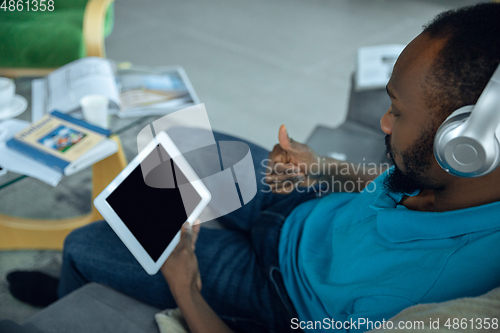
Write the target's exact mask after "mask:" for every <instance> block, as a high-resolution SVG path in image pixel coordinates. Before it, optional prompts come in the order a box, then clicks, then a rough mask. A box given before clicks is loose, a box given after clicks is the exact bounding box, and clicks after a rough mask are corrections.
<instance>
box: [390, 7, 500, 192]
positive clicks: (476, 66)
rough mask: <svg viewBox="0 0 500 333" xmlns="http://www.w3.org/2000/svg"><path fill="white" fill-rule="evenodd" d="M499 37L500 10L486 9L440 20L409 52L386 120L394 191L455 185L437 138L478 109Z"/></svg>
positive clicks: (498, 53) (395, 77) (498, 55)
mask: <svg viewBox="0 0 500 333" xmlns="http://www.w3.org/2000/svg"><path fill="white" fill-rule="evenodd" d="M499 36H500V4H499V3H496V4H495V3H483V4H479V5H476V6H471V7H465V8H461V9H458V10H453V11H448V12H444V13H442V14H439V15H438V16H437V17H436V18H435V19H434V20H433V21H432V22H431V23H429V24H428V25H427V26H425V27H424V31H423V32H422V33H421V34H420V35H419V36H417V38H415V39H414V40H413V41H412V42H411V43H410V44H408V46H407V47H406V48H405V50H404V51H403V53H402V54H401V56H400V57H399V58H398V61H397V62H396V65H395V66H394V71H393V74H392V77H391V80H390V81H389V83H388V85H387V91H388V94H389V96H390V97H391V101H392V104H391V107H390V108H389V110H388V111H387V113H386V114H385V115H384V116H383V117H382V119H381V127H382V130H383V131H384V132H385V133H386V134H387V138H386V145H387V148H388V153H389V156H390V158H391V159H392V160H393V162H394V164H395V169H394V171H393V172H392V173H391V175H390V176H389V177H388V179H387V182H386V187H387V188H388V189H389V190H391V191H394V192H413V191H415V190H417V189H433V190H441V189H444V188H445V187H446V186H447V183H448V182H449V181H451V180H453V179H452V178H450V177H453V176H450V175H448V174H446V173H445V172H444V171H443V170H442V169H441V168H440V167H439V165H438V164H437V162H436V161H435V159H434V156H433V142H434V136H435V134H436V131H437V129H438V127H439V125H440V124H441V123H442V122H443V120H444V119H446V117H447V116H449V115H450V114H451V113H452V112H453V111H454V110H456V109H458V108H460V107H462V106H465V105H470V104H474V103H476V101H477V99H478V97H479V96H480V95H481V92H482V90H483V89H484V87H485V86H486V84H487V83H488V80H489V78H490V77H491V75H492V74H493V72H494V71H495V69H496V67H497V66H498V64H499V62H500V37H499Z"/></svg>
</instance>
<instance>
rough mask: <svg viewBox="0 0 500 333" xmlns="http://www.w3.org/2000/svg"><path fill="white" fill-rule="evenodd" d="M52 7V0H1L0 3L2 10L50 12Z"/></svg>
mask: <svg viewBox="0 0 500 333" xmlns="http://www.w3.org/2000/svg"><path fill="white" fill-rule="evenodd" d="M0 1H1V0H0ZM54 9H55V6H54V0H3V2H2V4H1V5H0V10H3V11H4V12H6V11H9V12H22V11H27V12H30V11H31V12H37V11H41V12H44V11H49V12H51V11H53V10H54Z"/></svg>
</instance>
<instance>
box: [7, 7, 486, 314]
mask: <svg viewBox="0 0 500 333" xmlns="http://www.w3.org/2000/svg"><path fill="white" fill-rule="evenodd" d="M476 2H479V1H474V0H308V1H306V0H211V1H202V0H188V1H186V0H170V1H160V0H146V1H136V0H119V1H116V3H115V15H116V22H115V27H114V31H113V33H112V35H111V36H110V37H109V38H108V39H107V40H106V51H107V57H108V58H110V59H114V60H117V61H129V62H132V63H133V64H136V65H155V66H160V65H181V66H183V67H184V68H185V70H186V71H187V73H188V75H189V77H190V78H191V81H192V83H193V85H194V87H195V89H196V91H197V93H198V95H199V97H200V98H201V100H202V101H203V102H204V103H205V105H206V108H207V111H208V114H209V117H210V121H211V124H212V127H213V128H214V129H216V130H219V131H223V132H226V133H229V134H234V135H238V136H242V137H244V138H247V139H250V140H252V141H254V142H256V143H258V144H260V145H262V146H264V147H266V148H268V149H270V148H272V147H273V145H274V144H275V143H276V141H277V133H278V128H279V126H280V125H281V124H286V125H287V127H288V132H289V134H290V136H291V137H293V138H294V139H295V140H296V141H305V140H306V139H307V137H308V135H309V134H310V133H311V131H312V130H313V129H314V127H315V126H316V125H317V124H323V125H325V126H331V127H335V126H337V125H339V124H340V123H342V121H343V120H344V117H345V111H346V109H347V102H348V101H347V97H348V92H349V89H350V85H349V84H350V75H351V73H352V71H353V69H354V59H355V58H354V55H355V51H356V49H357V48H358V47H361V46H368V45H377V44H389V43H397V44H406V43H408V42H409V41H410V40H411V39H412V38H413V37H415V36H416V35H417V34H419V33H420V31H421V27H422V25H423V24H424V23H426V22H427V21H429V20H430V19H432V17H433V16H434V15H436V14H437V13H439V12H441V11H443V10H445V9H449V8H454V7H458V6H461V5H466V4H470V3H476ZM1 195H5V193H0V200H1ZM59 263H60V253H58V252H44V251H4V252H0V319H13V320H16V321H21V320H23V319H24V318H26V317H28V316H30V315H31V314H33V313H34V312H36V311H38V309H34V308H31V307H29V306H26V305H23V304H21V303H19V302H17V301H15V300H13V299H12V298H11V297H10V295H9V294H8V292H7V285H6V283H5V280H4V276H5V273H6V272H8V271H10V270H13V269H29V268H33V267H35V268H39V267H42V268H44V269H45V270H46V271H48V272H51V273H53V274H57V268H58V265H59Z"/></svg>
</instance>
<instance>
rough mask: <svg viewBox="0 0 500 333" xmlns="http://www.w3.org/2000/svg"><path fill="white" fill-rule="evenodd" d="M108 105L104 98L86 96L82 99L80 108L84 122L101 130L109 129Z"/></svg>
mask: <svg viewBox="0 0 500 333" xmlns="http://www.w3.org/2000/svg"><path fill="white" fill-rule="evenodd" d="M108 104H109V101H108V99H107V98H106V96H102V95H87V96H84V97H82V99H80V106H81V107H82V111H83V117H84V118H85V121H87V122H88V123H91V124H94V125H97V126H99V127H102V128H109V116H108Z"/></svg>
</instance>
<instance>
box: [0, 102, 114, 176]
mask: <svg viewBox="0 0 500 333" xmlns="http://www.w3.org/2000/svg"><path fill="white" fill-rule="evenodd" d="M109 135H111V131H109V130H107V129H103V128H100V127H97V126H94V125H91V124H89V123H87V122H85V121H83V120H79V119H75V118H73V117H70V116H68V115H66V114H63V113H60V112H57V111H54V112H52V113H50V114H48V115H45V116H44V117H42V119H40V120H39V121H37V122H34V123H32V124H31V125H30V126H28V127H27V128H25V129H23V130H22V131H20V132H18V133H17V134H15V135H14V137H13V138H11V139H10V140H8V141H7V143H6V144H7V147H9V148H11V149H14V150H16V151H18V152H20V153H23V154H25V155H26V156H29V157H31V158H33V159H34V160H36V161H37V162H40V163H43V164H45V165H47V166H49V167H51V168H53V169H55V170H57V171H58V172H60V173H61V174H64V175H66V176H69V175H71V174H73V173H75V172H77V171H79V170H81V169H84V168H86V167H88V166H90V165H92V164H94V163H96V162H98V161H100V160H102V159H104V158H106V157H108V156H110V155H112V154H114V153H115V152H117V151H118V145H117V144H116V142H115V141H113V140H111V139H108V136H109ZM33 162H35V161H33Z"/></svg>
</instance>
